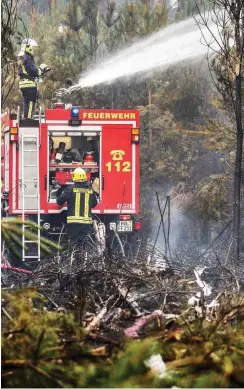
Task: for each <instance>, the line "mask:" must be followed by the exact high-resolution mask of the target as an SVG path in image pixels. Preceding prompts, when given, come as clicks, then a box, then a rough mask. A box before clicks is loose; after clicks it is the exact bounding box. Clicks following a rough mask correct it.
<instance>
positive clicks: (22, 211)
mask: <svg viewBox="0 0 244 389" xmlns="http://www.w3.org/2000/svg"><path fill="white" fill-rule="evenodd" d="M40 112H41V110H40ZM4 122H5V125H4V128H2V161H1V162H2V170H1V174H2V201H3V203H4V206H3V207H2V210H3V212H5V214H4V216H5V217H19V218H21V219H22V220H23V221H24V220H26V219H28V220H34V221H35V222H36V223H37V225H38V226H40V227H42V228H40V229H38V237H37V241H36V242H35V241H27V240H26V239H25V234H24V228H25V227H24V225H23V236H22V243H23V252H22V260H23V261H25V260H27V259H32V260H40V258H41V249H40V238H41V236H42V234H44V235H45V236H47V237H49V238H51V239H55V238H57V236H60V233H61V231H65V227H64V226H65V224H66V210H67V206H66V204H64V205H63V206H59V205H58V204H57V202H56V199H57V196H58V195H59V194H60V193H61V192H62V190H63V189H64V187H65V186H67V185H71V184H72V172H73V170H74V169H75V168H77V167H81V168H82V169H84V170H85V171H86V172H87V176H88V179H89V181H90V183H91V185H92V187H93V189H94V190H95V191H96V193H97V198H98V204H97V206H96V208H94V209H93V210H92V213H93V215H94V219H95V220H97V221H98V222H99V223H104V224H105V226H106V233H107V235H108V236H112V235H113V234H118V235H119V234H123V235H124V234H126V235H127V236H128V235H130V236H131V235H135V233H136V231H139V230H140V229H141V225H140V219H139V216H138V214H139V211H140V209H139V181H140V177H139V170H140V164H139V158H140V146H139V142H140V123H139V111H137V110H115V109H98V110H93V109H82V108H81V107H78V106H71V107H69V108H68V109H67V107H66V106H65V104H62V103H57V104H55V105H54V106H53V108H52V109H46V110H45V113H44V114H41V113H40V114H39V115H38V117H34V119H21V116H20V110H19V109H18V111H17V113H15V114H10V115H9V116H8V120H7V122H6V120H5V121H4ZM120 236H121V235H120ZM33 245H35V247H36V250H35V252H34V254H33ZM30 247H32V250H30V249H29V248H30Z"/></svg>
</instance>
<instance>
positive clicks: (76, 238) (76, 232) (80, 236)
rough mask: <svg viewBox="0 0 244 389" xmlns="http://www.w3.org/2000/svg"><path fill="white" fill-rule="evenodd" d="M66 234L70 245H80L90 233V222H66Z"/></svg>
mask: <svg viewBox="0 0 244 389" xmlns="http://www.w3.org/2000/svg"><path fill="white" fill-rule="evenodd" d="M67 228H68V234H69V238H70V243H71V245H73V246H74V245H78V246H79V247H82V246H83V245H84V242H85V240H86V238H87V236H88V235H90V234H91V233H92V224H81V223H80V224H79V223H69V224H67Z"/></svg>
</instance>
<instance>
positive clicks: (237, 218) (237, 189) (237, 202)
mask: <svg viewBox="0 0 244 389" xmlns="http://www.w3.org/2000/svg"><path fill="white" fill-rule="evenodd" d="M241 84H242V76H241V73H239V74H238V75H237V76H236V160H235V181H234V204H233V219H234V220H233V222H234V238H235V239H236V261H239V259H240V242H241V237H240V225H241V181H242V171H241V167H242V152H243V128H242V114H241V97H242V96H241V92H242V91H241Z"/></svg>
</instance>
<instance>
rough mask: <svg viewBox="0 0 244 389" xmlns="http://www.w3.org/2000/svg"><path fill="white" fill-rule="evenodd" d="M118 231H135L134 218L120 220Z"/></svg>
mask: <svg viewBox="0 0 244 389" xmlns="http://www.w3.org/2000/svg"><path fill="white" fill-rule="evenodd" d="M117 231H118V232H130V231H133V225H132V220H123V221H119V222H118V224H117Z"/></svg>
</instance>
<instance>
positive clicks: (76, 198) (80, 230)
mask: <svg viewBox="0 0 244 389" xmlns="http://www.w3.org/2000/svg"><path fill="white" fill-rule="evenodd" d="M72 178H73V182H74V185H72V186H68V187H67V188H65V191H64V192H63V193H62V194H61V195H60V196H59V197H58V198H57V203H58V204H59V205H62V204H64V203H65V202H66V201H67V205H68V207H67V227H68V233H69V236H70V240H71V243H75V242H77V243H78V244H79V245H82V244H83V242H84V238H85V237H86V236H87V235H89V234H90V233H91V232H92V215H91V208H94V207H95V206H96V205H97V198H96V195H95V192H94V190H93V189H92V188H91V186H90V184H89V183H88V181H87V175H86V172H85V170H83V169H81V168H77V169H75V170H74V172H73V176H72Z"/></svg>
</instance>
